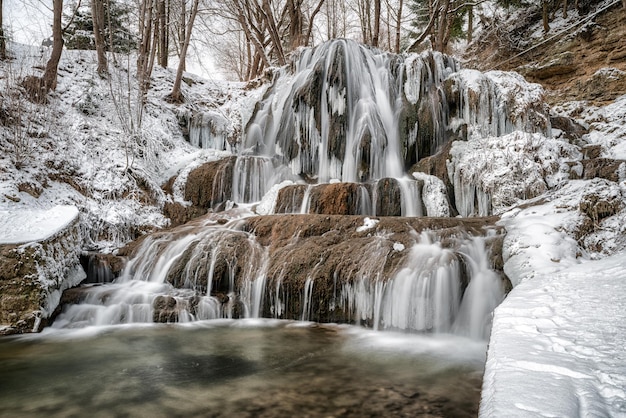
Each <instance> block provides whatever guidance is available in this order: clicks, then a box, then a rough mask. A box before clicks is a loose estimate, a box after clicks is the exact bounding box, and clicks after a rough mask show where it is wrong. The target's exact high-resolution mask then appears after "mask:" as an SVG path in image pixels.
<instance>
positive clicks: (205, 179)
mask: <svg viewBox="0 0 626 418" xmlns="http://www.w3.org/2000/svg"><path fill="white" fill-rule="evenodd" d="M235 160H236V157H228V158H224V159H222V160H219V161H213V162H209V163H206V164H203V165H201V166H200V167H198V168H196V169H195V170H192V171H191V172H190V173H189V176H188V177H187V182H186V184H185V200H189V201H191V203H192V204H193V205H194V206H198V207H202V208H206V209H209V208H212V207H213V206H215V205H217V204H219V203H222V202H224V201H226V200H227V199H228V198H229V197H230V196H231V194H232V183H233V178H232V176H233V168H234V166H235Z"/></svg>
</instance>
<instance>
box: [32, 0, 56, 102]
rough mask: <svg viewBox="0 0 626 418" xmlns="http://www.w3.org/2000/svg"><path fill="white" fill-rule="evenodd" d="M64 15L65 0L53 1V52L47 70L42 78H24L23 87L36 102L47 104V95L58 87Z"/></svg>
mask: <svg viewBox="0 0 626 418" xmlns="http://www.w3.org/2000/svg"><path fill="white" fill-rule="evenodd" d="M62 15H63V0H53V20H52V52H51V54H50V58H49V59H48V62H47V63H46V69H45V70H44V73H43V75H42V76H41V78H40V77H35V76H27V77H24V80H23V81H22V85H23V86H24V88H25V89H26V91H27V92H28V94H29V96H30V98H31V99H32V100H33V101H36V102H45V101H46V94H47V93H48V92H49V91H50V90H55V89H56V87H57V73H58V68H59V61H60V60H61V54H62V53H63V27H62V26H61V18H62Z"/></svg>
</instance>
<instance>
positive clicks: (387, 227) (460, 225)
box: [244, 215, 502, 322]
mask: <svg viewBox="0 0 626 418" xmlns="http://www.w3.org/2000/svg"><path fill="white" fill-rule="evenodd" d="M495 220H496V218H486V219H485V218H483V219H472V220H469V219H468V220H461V219H456V218H450V219H431V218H399V217H394V218H386V217H381V218H380V220H379V222H378V223H377V224H376V225H375V227H373V228H371V229H359V227H362V226H363V223H364V218H363V217H360V216H320V215H298V216H296V215H285V216H280V217H277V216H274V217H255V218H250V219H248V220H247V221H246V224H245V225H244V229H245V230H248V231H251V232H252V233H253V234H254V236H255V238H256V240H257V241H258V242H259V244H261V245H263V246H266V247H267V248H268V251H269V253H268V255H269V266H268V268H267V274H266V276H267V278H266V280H267V288H268V289H277V288H278V285H279V284H280V289H281V290H280V292H278V293H272V292H269V293H268V294H266V295H265V296H264V304H263V310H262V315H263V316H270V317H272V316H277V317H281V318H301V317H302V315H303V310H304V307H305V304H309V305H308V307H307V309H308V311H307V317H306V319H310V320H314V321H320V322H329V321H330V322H351V321H354V319H355V318H354V316H353V313H352V312H350V310H349V309H340V308H339V307H337V308H336V309H331V308H332V307H333V301H335V300H336V299H337V297H338V293H339V292H340V291H341V288H342V286H343V285H344V284H346V283H355V282H357V281H358V280H359V278H360V277H368V278H371V277H372V275H374V276H376V277H378V280H381V281H386V280H389V278H390V277H392V276H393V275H394V274H395V273H396V272H397V271H398V269H399V268H400V267H401V266H402V265H403V263H404V262H406V257H407V256H408V250H407V249H408V248H410V247H411V246H412V245H413V244H414V242H415V241H414V240H415V234H416V233H417V234H419V233H420V232H421V231H424V230H427V229H435V230H437V231H436V232H435V234H437V235H438V236H439V237H440V238H441V240H442V241H441V245H442V247H444V248H450V249H454V248H456V246H457V245H459V243H460V241H459V239H460V238H461V237H463V236H467V235H466V234H469V235H473V234H477V235H482V234H483V233H484V229H483V227H488V225H493V222H495ZM489 245H490V248H491V247H493V248H494V249H495V251H494V252H493V253H492V257H493V259H492V263H495V264H494V265H498V266H502V261H501V246H502V240H501V236H500V238H495V237H494V239H493V240H492V241H491V242H490V243H489ZM459 260H460V259H459ZM459 262H461V261H459ZM461 263H462V262H461ZM462 280H465V283H467V277H465V279H462ZM307 281H308V282H310V283H311V286H312V287H311V292H312V295H313V296H312V297H311V298H310V300H308V301H307V300H305V299H304V292H303V289H304V288H305V287H306V285H307ZM278 299H280V300H281V301H282V303H280V304H279V303H278ZM285 301H286V302H285ZM277 309H280V312H277Z"/></svg>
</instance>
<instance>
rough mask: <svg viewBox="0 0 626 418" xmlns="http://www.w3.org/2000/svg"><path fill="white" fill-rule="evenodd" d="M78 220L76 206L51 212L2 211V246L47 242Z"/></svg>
mask: <svg viewBox="0 0 626 418" xmlns="http://www.w3.org/2000/svg"><path fill="white" fill-rule="evenodd" d="M77 218H78V209H77V208H76V207H75V206H61V205H59V206H55V207H53V208H51V209H49V210H37V209H34V210H32V209H31V210H28V209H21V210H0V245H3V244H25V243H28V242H41V241H46V240H49V239H50V238H52V237H53V236H55V235H57V234H58V233H59V232H61V231H63V230H64V229H65V228H67V227H68V226H69V225H70V224H71V223H72V222H75V221H76V219H77Z"/></svg>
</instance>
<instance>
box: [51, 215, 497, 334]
mask: <svg viewBox="0 0 626 418" xmlns="http://www.w3.org/2000/svg"><path fill="white" fill-rule="evenodd" d="M319 219H324V218H319ZM372 225H373V227H375V226H376V223H373V224H372ZM372 225H370V226H369V227H367V228H371V227H372ZM399 225H403V222H402V221H401V222H400V223H399ZM250 228H251V224H247V223H246V221H245V220H244V221H242V222H233V223H231V224H228V225H224V226H222V225H217V224H205V225H199V226H194V227H180V228H179V230H175V231H173V232H167V233H162V234H155V235H154V236H151V237H148V238H147V239H145V240H144V242H143V243H142V245H141V246H140V247H139V249H138V250H137V256H136V257H135V258H133V259H132V260H130V262H129V263H128V265H127V267H126V269H125V271H124V273H123V274H122V276H121V277H119V278H118V279H116V280H115V282H114V283H111V284H106V285H103V286H92V287H87V288H84V289H82V292H83V293H82V295H83V298H82V302H81V303H79V304H73V305H69V306H68V307H67V308H66V309H65V310H64V312H63V313H62V314H61V316H60V317H59V319H58V320H57V321H56V322H55V324H54V326H55V327H82V326H86V325H109V324H118V323H119V324H122V323H145V322H188V321H195V320H201V319H217V318H241V317H250V318H258V317H263V316H269V317H275V318H281V319H289V318H291V319H300V320H315V321H329V320H333V321H335V320H339V322H355V323H361V324H364V325H367V326H371V327H372V328H374V329H399V330H411V331H418V332H455V333H459V334H463V335H468V336H471V337H473V338H484V337H485V336H486V335H487V333H488V327H489V317H490V314H491V312H492V311H493V309H494V308H495V306H496V305H497V303H499V301H500V300H501V298H502V286H501V278H500V276H499V275H498V274H497V273H495V272H494V271H493V270H492V269H491V268H490V265H489V254H488V252H487V250H486V246H485V244H484V239H482V238H476V237H474V238H472V237H465V238H464V237H459V238H455V239H454V240H453V241H454V242H458V243H459V244H458V245H455V246H453V247H450V246H443V245H442V241H441V237H440V236H439V235H437V233H435V232H422V233H421V235H419V236H418V235H416V234H415V233H414V232H413V233H411V230H408V231H407V234H408V235H406V236H405V238H407V237H410V240H411V241H412V242H413V243H412V244H411V245H410V246H409V247H406V248H405V246H404V245H403V244H400V243H398V242H397V241H394V240H393V238H391V236H390V235H388V234H382V235H381V234H372V233H369V234H368V237H367V238H366V241H363V242H362V243H361V245H362V247H361V248H360V249H358V248H352V247H350V246H345V243H347V242H351V241H350V240H354V239H356V237H357V236H358V235H355V236H353V237H352V238H348V241H344V240H339V241H337V244H335V245H338V246H339V247H337V248H334V249H330V250H329V251H330V252H324V251H326V248H324V247H320V248H318V247H315V248H317V249H316V250H315V251H321V252H320V253H319V254H320V255H319V256H316V255H314V254H317V253H315V252H313V253H311V256H314V257H316V259H315V260H311V262H312V264H311V267H310V269H305V270H304V271H302V273H304V275H303V276H302V277H303V278H302V279H301V281H300V279H296V278H295V277H294V276H293V273H292V272H293V271H294V270H293V269H294V268H296V269H298V270H301V269H302V268H303V267H300V266H304V264H301V263H306V262H308V261H307V259H299V258H298V257H299V256H298V254H301V253H300V252H299V251H301V250H300V248H301V246H304V248H306V246H307V245H311V244H312V243H315V241H316V240H318V239H320V237H324V236H328V234H333V233H339V234H340V235H343V236H346V234H347V232H346V231H344V232H343V233H342V232H340V231H334V230H333V229H332V225H331V224H329V228H331V229H329V230H328V231H326V232H324V231H320V232H319V234H321V235H319V236H317V235H315V236H312V237H303V236H302V235H301V234H302V231H301V230H300V229H298V230H296V231H295V235H293V236H292V237H291V238H290V239H289V240H287V241H285V242H284V243H283V244H280V246H279V247H271V248H267V247H266V246H265V245H267V243H266V244H263V242H266V241H265V240H266V239H267V237H266V236H258V235H256V233H254V232H246V230H250ZM367 230H368V229H365V231H367ZM360 231H361V228H357V229H355V230H354V231H353V232H351V233H350V234H359V233H361V232H360ZM276 245H277V244H276ZM272 248H273V249H272ZM341 248H343V250H342V249H341ZM455 248H456V249H455ZM307 252H309V251H307ZM272 254H274V255H272ZM331 254H336V257H337V258H336V260H335V261H331V260H330V259H329V257H330V256H331ZM300 257H301V256H300ZM394 258H395V259H397V262H396V263H395V264H393V266H394V267H385V266H386V265H388V263H389V260H390V259H394ZM329 266H330V267H329ZM464 266H468V268H464ZM329 268H330V270H328V269H329ZM387 269H390V270H389V271H386V270H387Z"/></svg>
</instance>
